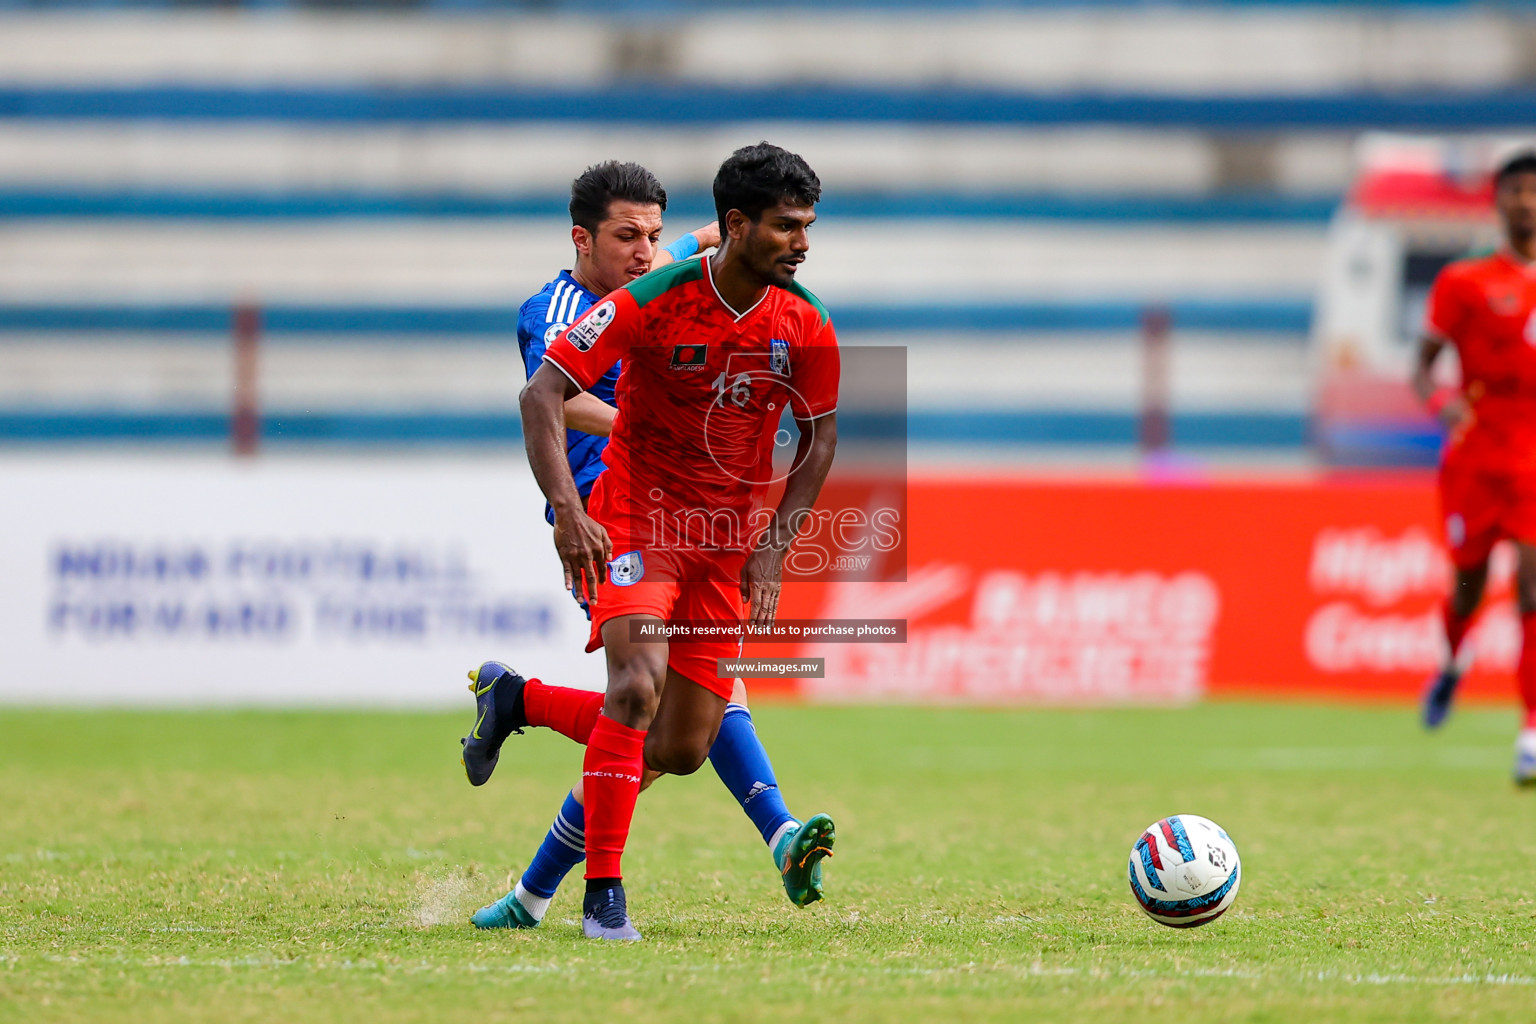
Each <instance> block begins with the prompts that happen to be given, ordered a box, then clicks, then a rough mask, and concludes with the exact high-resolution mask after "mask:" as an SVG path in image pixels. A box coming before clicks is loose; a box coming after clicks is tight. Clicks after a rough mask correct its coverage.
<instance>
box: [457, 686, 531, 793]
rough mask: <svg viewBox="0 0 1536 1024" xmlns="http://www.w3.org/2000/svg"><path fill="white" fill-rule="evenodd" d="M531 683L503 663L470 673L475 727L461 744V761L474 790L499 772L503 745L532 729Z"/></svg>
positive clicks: (470, 690)
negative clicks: (527, 695)
mask: <svg viewBox="0 0 1536 1024" xmlns="http://www.w3.org/2000/svg"><path fill="white" fill-rule="evenodd" d="M527 682H528V681H527V680H526V679H524V678H523V677H522V676H520V675H518V674H517V673H516V672H513V671H512V670H511V669H510V668H507V666H505V665H503V664H502V663H501V662H499V661H488V662H486V663H485V664H484V665H481V666H480V667H479V668H477V669H471V670H470V673H469V692H470V693H473V694H474V695H475V727H474V728H473V729H471V730H470V732H469V735H468V736H465V737H464V738H463V739H462V740H460V742H461V743H463V744H464V754H463V757H462V758H460V761H461V762H462V763H463V765H464V774H465V775H467V776H468V777H469V784H470V785H471V786H483V785H485V783H486V780H487V779H489V778H490V777H491V772H493V771H495V770H496V759H497V758H498V757H500V756H501V744H502V743H503V741H505V740H506V738H507V737H508V736H510V735H512V734H513V733H517V734H519V735H521V734H522V731H523V729H524V728H525V727H526V726H527V725H528V719H527V717H525V715H524V713H523V687H524V686H525V685H527Z"/></svg>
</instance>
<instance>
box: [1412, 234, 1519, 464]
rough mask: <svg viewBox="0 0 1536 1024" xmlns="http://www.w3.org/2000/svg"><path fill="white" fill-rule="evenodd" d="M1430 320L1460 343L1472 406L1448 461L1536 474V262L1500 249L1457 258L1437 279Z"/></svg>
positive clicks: (1436, 332)
mask: <svg viewBox="0 0 1536 1024" xmlns="http://www.w3.org/2000/svg"><path fill="white" fill-rule="evenodd" d="M1427 319H1428V328H1429V333H1430V334H1431V335H1433V336H1437V337H1440V338H1443V339H1445V340H1447V341H1449V342H1450V343H1451V344H1453V345H1455V346H1456V353H1457V355H1458V356H1459V357H1460V359H1461V387H1462V392H1463V393H1464V394H1465V395H1466V398H1467V401H1468V402H1469V403H1470V404H1471V406H1472V414H1473V421H1472V423H1471V425H1470V426H1468V427H1466V428H1465V429H1463V430H1462V431H1460V432H1458V434H1457V435H1456V436H1453V437H1452V438H1451V439H1450V441H1449V442H1448V444H1447V446H1446V454H1445V457H1446V459H1448V460H1449V459H1455V460H1457V461H1461V460H1467V461H1469V462H1475V463H1477V464H1478V465H1480V466H1483V467H1485V468H1487V469H1492V470H1497V471H1502V472H1510V473H1515V472H1536V266H1528V265H1527V264H1525V263H1524V262H1523V261H1521V260H1519V259H1518V258H1517V257H1515V256H1514V255H1513V254H1511V253H1508V252H1502V251H1501V252H1498V253H1494V254H1493V255H1490V256H1482V257H1477V258H1474V259H1465V260H1458V261H1456V262H1455V263H1452V264H1450V265H1449V266H1447V267H1446V268H1445V269H1444V270H1442V271H1441V272H1440V275H1439V276H1438V277H1437V278H1435V284H1434V287H1433V288H1431V289H1430V293H1429V311H1428V318H1427Z"/></svg>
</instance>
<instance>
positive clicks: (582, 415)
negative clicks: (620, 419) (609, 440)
mask: <svg viewBox="0 0 1536 1024" xmlns="http://www.w3.org/2000/svg"><path fill="white" fill-rule="evenodd" d="M618 414H619V411H618V410H617V409H615V408H614V407H613V406H611V405H609V404H608V403H607V402H605V401H603V400H602V399H601V398H598V397H597V396H596V395H594V394H592V393H591V392H588V391H582V392H580V393H578V394H577V395H576V396H575V397H573V398H567V399H566V400H565V425H566V426H567V427H568V428H570V429H571V430H579V431H581V432H582V433H583V434H594V435H596V436H597V437H607V436H608V435H609V434H610V433H612V432H613V418H614V417H615V416H617V415H618Z"/></svg>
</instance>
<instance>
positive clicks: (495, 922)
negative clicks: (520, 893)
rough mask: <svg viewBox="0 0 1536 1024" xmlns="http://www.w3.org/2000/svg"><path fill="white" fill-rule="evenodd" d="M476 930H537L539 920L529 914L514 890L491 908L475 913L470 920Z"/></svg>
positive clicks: (483, 908) (481, 909)
mask: <svg viewBox="0 0 1536 1024" xmlns="http://www.w3.org/2000/svg"><path fill="white" fill-rule="evenodd" d="M469 920H470V922H471V923H473V924H474V926H475V927H476V928H537V927H538V926H539V919H538V918H536V917H534V916H533V915H532V914H530V913H529V912H528V909H527V908H526V907H524V906H523V905H522V904H521V903H519V902H518V899H517V890H516V889H513V890H512V891H511V892H509V893H507V894H506V895H505V896H503V897H502V898H501V899H499V900H497V901H496V902H495V903H492V904H490V905H489V906H485V907H481V908H480V909H479V910H477V911H475V913H474V916H472V917H471V918H470V919H469Z"/></svg>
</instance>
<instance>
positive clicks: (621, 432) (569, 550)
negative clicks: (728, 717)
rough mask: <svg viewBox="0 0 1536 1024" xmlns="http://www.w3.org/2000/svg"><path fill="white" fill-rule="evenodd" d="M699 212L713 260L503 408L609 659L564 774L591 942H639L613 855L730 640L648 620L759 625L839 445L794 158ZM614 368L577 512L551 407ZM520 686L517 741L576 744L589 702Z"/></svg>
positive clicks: (682, 274)
mask: <svg viewBox="0 0 1536 1024" xmlns="http://www.w3.org/2000/svg"><path fill="white" fill-rule="evenodd" d="M714 196H715V209H716V213H717V216H718V219H719V223H720V229H721V235H722V236H723V239H724V240H723V243H722V245H721V247H720V250H719V251H718V252H717V253H716V254H715V255H713V256H711V257H709V258H707V259H704V260H699V261H692V260H690V261H686V262H683V263H680V264H677V265H675V266H673V267H666V268H663V269H662V270H660V271H657V272H656V273H655V274H652V275H648V276H646V277H644V278H642V279H640V280H637V281H633V282H631V283H630V284H628V285H626V286H625V287H623V288H620V289H619V290H617V291H615V292H613V293H611V294H610V295H609V296H608V297H607V298H605V299H604V300H603V301H602V302H600V303H598V304H597V305H595V306H593V307H592V309H591V310H589V311H588V313H587V314H586V316H584V317H582V318H581V319H580V320H578V321H576V322H575V323H574V324H572V325H571V326H570V328H569V329H567V330H566V331H565V332H564V333H563V334H561V335H560V336H559V337H558V338H556V339H555V341H554V343H553V344H551V345H550V346H549V348H548V349H547V350H546V352H545V353H544V363H543V364H542V365H541V366H540V367H539V369H538V370H537V372H535V373H534V375H533V379H532V380H530V381H529V382H528V386H527V387H526V388H524V389H523V394H522V397H521V406H522V413H523V427H524V431H525V434H526V437H527V446H528V459H529V462H530V464H531V465H532V467H533V472H534V476H535V478H536V479H537V480H538V482H539V486H540V488H541V489H542V490H543V491H544V494H545V497H546V498H548V500H549V502H550V504H551V505H552V506H553V507H554V510H555V548H556V550H557V551H558V552H559V554H560V561H561V563H562V565H563V566H564V571H565V582H566V585H567V586H575V587H577V588H579V589H580V590H581V591H582V592H583V593H585V594H586V595H587V596H588V598H589V601H590V603H591V607H592V638H591V640H590V641H589V643H588V649H589V650H595V649H596V648H597V647H599V646H601V647H603V648H604V649H605V653H606V656H607V662H608V690H607V694H606V696H605V697H604V698H603V701H602V713H601V714H598V715H597V716H596V720H595V723H594V724H593V725H592V726H591V729H590V732H589V733H588V736H587V740H586V755H585V757H584V760H583V765H582V783H583V790H584V795H585V796H586V810H587V895H586V899H585V901H584V904H583V908H582V929H583V931H584V932H585V933H586V934H587V935H588V936H590V937H593V938H604V939H638V938H639V937H640V933H639V932H638V931H636V930H635V928H634V926H633V925H632V924H631V923H630V920H629V911H628V906H627V902H626V899H625V893H624V884H623V872H622V869H621V859H622V856H623V852H624V847H625V844H626V841H627V839H628V836H629V826H630V821H631V819H632V818H633V816H634V809H635V799H636V797H637V796H638V795H639V792H640V785H641V778H642V776H643V774H644V772H645V769H646V768H650V769H652V770H655V771H659V772H668V773H672V774H678V775H687V774H690V773H691V772H693V771H696V770H697V769H698V767H699V765H701V764H702V763H703V761H704V759H705V757H706V756H707V754H708V752H709V749H710V747H711V745H712V744H713V743H714V742H715V739H716V735H717V733H718V731H719V729H720V726H721V723H722V717H723V715H724V714H725V710H726V707H727V703H728V700H729V697H730V694H731V691H732V681H731V680H729V679H726V680H722V679H720V678H718V677H717V675H716V668H717V662H718V659H720V658H722V657H732V656H735V655H737V654H739V652H740V650H741V643H740V640H739V639H737V638H731V639H725V638H715V637H689V638H688V639H686V640H682V639H678V640H675V641H671V642H669V641H668V640H666V639H664V638H665V636H666V633H665V632H664V627H665V624H666V623H667V622H668V621H669V620H679V619H683V620H693V621H695V622H707V623H718V624H722V625H723V624H727V623H729V624H731V625H732V626H733V627H735V626H738V625H739V624H740V622H741V620H742V612H743V608H742V602H743V601H744V600H746V601H749V602H750V604H749V613H748V619H749V623H750V624H753V625H765V624H768V623H771V622H772V621H773V618H774V615H775V612H776V610H777V607H778V597H779V592H780V589H781V587H782V580H783V569H784V558H785V557H786V555H787V554H788V550H789V546H790V545H791V544H792V543H793V542H794V539H795V538H796V536H797V535H798V533H799V530H800V529H801V528H802V527H803V526H804V524H805V522H806V520H807V519H808V518H809V517H810V516H811V515H812V508H813V506H814V504H815V501H816V498H817V496H818V495H819V494H820V492H821V486H822V483H823V482H824V481H825V479H826V475H827V472H828V471H829V470H830V469H831V465H832V458H833V456H834V454H835V452H836V447H837V433H836V431H837V426H836V412H837V390H838V373H839V362H838V351H837V339H836V334H835V332H834V331H833V328H832V324H831V319H830V317H829V316H828V314H827V312H826V309H825V307H823V306H822V305H821V303H820V302H819V301H818V300H817V299H816V298H815V296H813V295H811V293H810V292H808V291H806V290H805V289H804V288H802V287H800V286H799V285H798V284H797V283H796V282H795V271H796V270H797V268H798V267H799V264H800V263H801V262H803V261H804V259H805V254H806V252H807V251H808V249H809V248H810V239H809V234H808V232H809V228H810V225H811V222H812V221H813V220H815V217H816V213H815V203H816V202H817V200H819V199H820V198H821V183H820V182H819V181H818V180H817V178H816V175H815V174H814V173H813V172H812V171H811V169H810V168H809V167H808V166H807V165H806V163H805V161H804V160H801V159H800V158H799V157H798V156H795V155H794V154H792V153H788V152H786V151H785V150H783V149H780V148H778V147H777V146H771V145H769V144H767V143H762V144H760V145H757V146H750V147H747V148H745V149H741V150H737V151H736V152H735V153H733V154H732V155H731V156H730V157H729V158H728V159H727V160H726V161H725V163H723V164H722V165H721V166H720V170H719V172H718V173H717V174H716V176H715V183H714ZM620 359H622V360H623V361H624V366H623V372H622V375H621V376H620V378H619V385H618V388H617V391H616V397H617V401H618V408H619V412H618V416H617V417H616V418H615V420H614V428H613V434H612V437H611V439H610V442H609V447H608V450H607V452H606V453H605V455H604V462H605V463H606V465H607V468H606V469H605V470H604V471H603V472H602V473H601V474H600V475H599V476H598V479H597V483H596V485H595V486H594V487H593V490H592V496H591V510H592V514H591V515H590V516H588V514H587V512H586V511H585V509H584V508H583V506H582V502H581V498H580V495H579V494H578V492H577V490H576V485H575V481H574V480H573V478H572V475H571V471H570V466H569V463H568V462H567V460H566V457H565V450H564V445H563V444H562V443H561V442H562V440H563V438H564V430H565V402H566V401H567V400H568V399H570V398H571V397H573V396H574V395H575V394H577V393H578V392H579V391H582V390H584V389H586V388H587V387H590V386H592V385H593V384H595V383H596V382H597V381H598V380H600V379H601V378H602V376H603V374H604V373H605V372H606V371H607V370H608V369H609V368H610V367H612V366H613V364H614V363H615V362H616V361H618V360H620ZM786 408H787V409H788V410H789V411H790V412H791V413H792V415H793V417H794V420H795V425H796V427H797V429H798V430H799V433H800V442H799V445H798V446H797V448H796V452H795V460H794V465H793V467H792V468H791V469H790V471H789V472H788V474H787V475H786V476H785V477H784V490H783V494H782V496H781V498H780V501H779V504H778V505H777V507H776V508H774V509H772V511H771V513H770V514H769V515H768V517H767V518H766V520H764V519H762V518H761V517H760V516H758V511H759V510H760V509H763V501H764V500H765V498H766V492H767V485H768V482H769V480H770V479H771V477H772V474H773V451H774V446H775V434H776V428H777V426H778V423H779V420H780V417H781V416H782V415H783V414H784V412H785V410H786ZM518 690H519V696H520V697H521V699H522V702H523V712H524V714H525V717H526V721H527V723H528V724H530V725H548V726H550V727H552V728H556V729H559V730H560V731H562V732H566V734H567V735H572V736H573V738H577V739H578V740H579V739H581V737H580V736H579V735H576V731H575V730H571V731H567V728H566V727H567V726H568V725H569V722H570V720H571V713H572V712H573V711H574V712H579V713H580V714H582V715H583V716H584V715H585V713H586V712H585V709H586V708H588V707H590V706H591V701H590V697H591V695H590V694H585V693H582V692H581V691H574V690H565V689H562V688H560V687H551V686H543V685H540V686H538V687H535V686H534V684H532V683H529V684H527V685H526V686H524V687H520V688H518ZM536 704H537V705H538V706H536ZM496 710H497V713H498V714H499V713H500V711H501V708H500V706H499V703H498V707H497V708H496ZM516 711H517V709H516V708H515V707H509V708H508V712H509V715H510V714H515V713H516ZM822 820H823V821H824V825H822V826H818V827H819V828H821V829H824V834H823V835H821V836H813V837H812V838H811V842H812V843H814V844H816V847H822V846H824V845H825V841H826V840H830V838H831V822H830V820H826V819H822ZM817 821H818V819H816V818H813V819H811V821H810V822H807V824H806V826H805V827H804V828H802V829H801V830H800V831H801V833H810V832H812V831H813V826H814V825H816V824H817ZM812 852H815V850H814V849H813V851H812ZM822 852H825V850H823V851H822ZM802 863H803V862H802Z"/></svg>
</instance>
